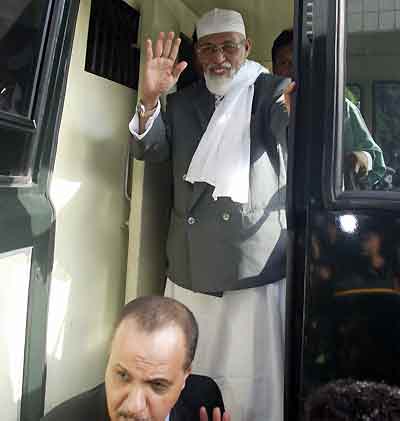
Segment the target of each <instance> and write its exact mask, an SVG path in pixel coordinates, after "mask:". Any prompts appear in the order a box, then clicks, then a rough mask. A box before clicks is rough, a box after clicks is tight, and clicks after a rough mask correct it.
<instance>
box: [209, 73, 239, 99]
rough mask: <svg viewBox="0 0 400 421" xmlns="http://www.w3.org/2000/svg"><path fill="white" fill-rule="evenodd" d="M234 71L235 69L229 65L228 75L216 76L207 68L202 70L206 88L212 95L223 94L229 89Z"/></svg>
mask: <svg viewBox="0 0 400 421" xmlns="http://www.w3.org/2000/svg"><path fill="white" fill-rule="evenodd" d="M224 67H225V66H224ZM236 73H237V70H236V69H233V68H232V67H231V68H230V71H229V74H228V75H223V76H218V75H214V74H212V73H211V72H210V69H207V70H206V71H205V72H204V79H205V81H206V86H207V89H208V90H209V91H210V92H211V93H212V94H214V95H222V96H224V95H225V94H226V93H227V92H228V91H229V88H230V87H231V85H232V82H233V78H234V77H235V74H236Z"/></svg>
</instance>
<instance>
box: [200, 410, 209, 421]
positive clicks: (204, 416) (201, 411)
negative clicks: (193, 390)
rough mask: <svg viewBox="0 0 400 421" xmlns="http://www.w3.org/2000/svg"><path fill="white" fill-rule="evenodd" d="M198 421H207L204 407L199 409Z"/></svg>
mask: <svg viewBox="0 0 400 421" xmlns="http://www.w3.org/2000/svg"><path fill="white" fill-rule="evenodd" d="M200 421H208V415H207V411H206V408H204V406H202V407H201V408H200Z"/></svg>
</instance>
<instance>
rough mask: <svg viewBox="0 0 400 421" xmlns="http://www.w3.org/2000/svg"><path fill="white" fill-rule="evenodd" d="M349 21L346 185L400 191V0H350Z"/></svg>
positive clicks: (344, 142)
mask: <svg viewBox="0 0 400 421" xmlns="http://www.w3.org/2000/svg"><path fill="white" fill-rule="evenodd" d="M346 23H347V26H346V27H347V40H346V41H347V44H346V45H347V47H346V48H347V51H346V59H347V60H346V81H345V82H346V84H347V86H346V88H345V92H344V107H343V138H342V148H341V150H342V166H341V171H342V177H341V180H342V186H343V188H344V189H346V190H399V191H400V163H399V158H398V155H399V153H400V149H399V147H398V146H397V144H398V143H399V142H400V111H399V109H400V108H399V105H400V87H399V86H400V85H399V84H400V77H399V72H398V69H399V66H400V50H399V49H398V39H399V32H400V2H399V1H395V0H388V1H378V0H372V1H362V0H348V1H347V22H346ZM361 91H362V94H363V95H362V103H361Z"/></svg>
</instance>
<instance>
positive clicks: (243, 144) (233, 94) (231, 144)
mask: <svg viewBox="0 0 400 421" xmlns="http://www.w3.org/2000/svg"><path fill="white" fill-rule="evenodd" d="M261 73H268V70H267V69H266V68H265V67H263V66H261V65H260V64H258V63H256V62H255V61H250V60H246V62H245V63H244V64H243V66H242V67H241V68H240V69H239V71H238V72H237V74H236V75H235V76H234V78H233V81H232V86H231V87H230V89H229V91H228V93H227V94H226V95H225V97H224V99H223V101H222V102H221V103H220V104H219V105H218V107H217V108H216V110H215V112H214V114H213V116H212V117H211V120H210V122H209V123H208V126H207V129H206V131H205V132H204V134H203V137H202V138H201V140H200V143H199V145H198V147H197V149H196V152H195V153H194V155H193V157H192V161H191V163H190V166H189V169H188V172H187V174H186V178H185V180H186V181H188V182H190V183H195V182H205V183H208V184H210V185H212V186H214V187H215V188H214V192H213V195H212V196H213V198H214V200H217V199H218V198H219V197H230V198H231V199H232V200H233V201H234V202H238V203H247V202H248V200H249V182H250V119H251V107H252V103H253V97H254V82H255V81H256V80H257V78H258V76H259V75H260V74H261Z"/></svg>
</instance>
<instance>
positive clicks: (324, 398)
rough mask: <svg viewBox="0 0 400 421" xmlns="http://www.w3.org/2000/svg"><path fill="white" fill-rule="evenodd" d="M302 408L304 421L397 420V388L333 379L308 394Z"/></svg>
mask: <svg viewBox="0 0 400 421" xmlns="http://www.w3.org/2000/svg"><path fill="white" fill-rule="evenodd" d="M305 409H306V420H307V421H364V420H368V421H399V420H400V388H399V387H393V386H388V385H387V384H385V383H376V382H367V381H354V380H351V379H346V380H343V379H342V380H337V381H334V382H331V383H328V384H326V385H325V386H322V387H321V388H319V389H317V390H316V391H315V392H314V393H312V394H311V396H310V397H309V398H308V400H307V402H306V406H305Z"/></svg>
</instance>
